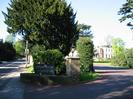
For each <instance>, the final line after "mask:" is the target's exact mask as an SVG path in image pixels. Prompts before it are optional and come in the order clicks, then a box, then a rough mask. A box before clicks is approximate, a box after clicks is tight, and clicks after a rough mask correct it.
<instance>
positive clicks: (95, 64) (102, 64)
mask: <svg viewBox="0 0 133 99" xmlns="http://www.w3.org/2000/svg"><path fill="white" fill-rule="evenodd" d="M93 64H94V66H111V63H93Z"/></svg>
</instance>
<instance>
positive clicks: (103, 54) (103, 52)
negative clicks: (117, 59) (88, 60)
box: [94, 45, 112, 60]
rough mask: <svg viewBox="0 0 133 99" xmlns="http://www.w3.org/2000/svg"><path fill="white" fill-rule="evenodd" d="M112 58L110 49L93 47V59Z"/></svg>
mask: <svg viewBox="0 0 133 99" xmlns="http://www.w3.org/2000/svg"><path fill="white" fill-rule="evenodd" d="M111 57H112V47H111V46H107V45H102V46H97V47H95V57H94V59H96V60H98V59H104V60H107V59H110V58H111Z"/></svg>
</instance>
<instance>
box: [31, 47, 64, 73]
mask: <svg viewBox="0 0 133 99" xmlns="http://www.w3.org/2000/svg"><path fill="white" fill-rule="evenodd" d="M32 55H33V60H34V64H45V65H53V66H54V67H55V72H56V74H60V73H62V72H63V71H64V69H65V65H64V64H63V62H64V58H63V54H62V53H61V52H60V51H59V50H57V49H53V50H50V49H48V50H46V49H45V47H44V46H40V45H36V46H34V47H33V50H32Z"/></svg>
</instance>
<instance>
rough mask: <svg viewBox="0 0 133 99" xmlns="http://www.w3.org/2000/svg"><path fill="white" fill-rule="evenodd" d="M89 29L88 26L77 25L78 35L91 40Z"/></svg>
mask: <svg viewBox="0 0 133 99" xmlns="http://www.w3.org/2000/svg"><path fill="white" fill-rule="evenodd" d="M90 28H91V26H90V25H86V24H78V30H79V35H80V36H81V37H91V38H92V33H91V30H90Z"/></svg>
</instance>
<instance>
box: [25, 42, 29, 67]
mask: <svg viewBox="0 0 133 99" xmlns="http://www.w3.org/2000/svg"><path fill="white" fill-rule="evenodd" d="M25 54H26V67H27V65H28V54H29V49H28V41H27V40H26V46H25Z"/></svg>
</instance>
